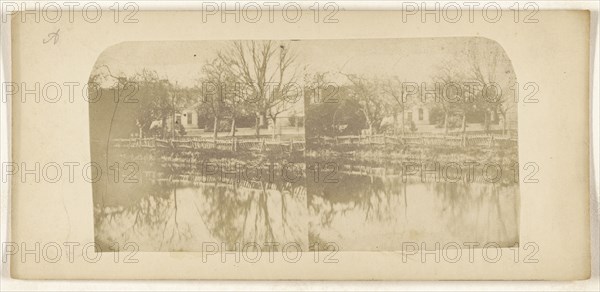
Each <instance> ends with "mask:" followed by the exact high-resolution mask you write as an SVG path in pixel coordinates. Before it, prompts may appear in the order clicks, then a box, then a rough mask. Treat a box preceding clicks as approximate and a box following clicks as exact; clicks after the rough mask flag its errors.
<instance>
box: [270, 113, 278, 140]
mask: <svg viewBox="0 0 600 292" xmlns="http://www.w3.org/2000/svg"><path fill="white" fill-rule="evenodd" d="M276 120H277V118H271V121H272V122H273V136H272V137H271V139H273V140H275V136H277V133H276V132H277V127H276V126H277V124H276V123H277V121H276Z"/></svg>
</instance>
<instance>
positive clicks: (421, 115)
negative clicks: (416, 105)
mask: <svg viewBox="0 0 600 292" xmlns="http://www.w3.org/2000/svg"><path fill="white" fill-rule="evenodd" d="M422 120H423V109H422V108H420V109H419V121H422Z"/></svg>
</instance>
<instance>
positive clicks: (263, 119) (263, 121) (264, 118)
mask: <svg viewBox="0 0 600 292" xmlns="http://www.w3.org/2000/svg"><path fill="white" fill-rule="evenodd" d="M266 124H267V113H266V112H263V113H261V117H260V125H261V127H263V128H266V126H267V125H266Z"/></svg>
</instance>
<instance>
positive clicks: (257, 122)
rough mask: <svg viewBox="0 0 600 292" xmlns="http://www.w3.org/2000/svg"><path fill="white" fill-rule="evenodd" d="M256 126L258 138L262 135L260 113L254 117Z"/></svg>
mask: <svg viewBox="0 0 600 292" xmlns="http://www.w3.org/2000/svg"><path fill="white" fill-rule="evenodd" d="M254 128H255V130H256V138H258V137H260V115H259V114H258V113H257V114H256V116H255V117H254Z"/></svg>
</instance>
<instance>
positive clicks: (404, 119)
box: [402, 111, 406, 136]
mask: <svg viewBox="0 0 600 292" xmlns="http://www.w3.org/2000/svg"><path fill="white" fill-rule="evenodd" d="M404 112H405V111H402V136H404V135H405V134H406V130H405V129H404V128H405V125H404V123H406V118H405V114H404Z"/></svg>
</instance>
